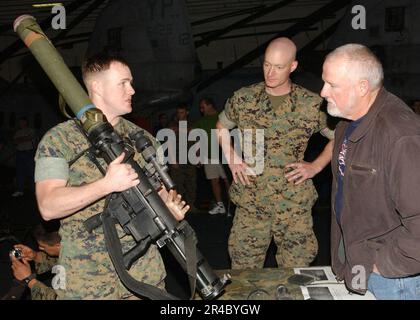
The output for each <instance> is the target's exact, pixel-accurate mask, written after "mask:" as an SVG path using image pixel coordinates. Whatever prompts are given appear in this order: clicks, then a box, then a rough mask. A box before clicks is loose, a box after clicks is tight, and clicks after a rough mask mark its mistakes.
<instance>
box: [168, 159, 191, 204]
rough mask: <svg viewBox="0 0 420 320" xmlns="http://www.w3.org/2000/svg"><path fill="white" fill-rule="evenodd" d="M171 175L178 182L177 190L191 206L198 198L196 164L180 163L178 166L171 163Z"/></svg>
mask: <svg viewBox="0 0 420 320" xmlns="http://www.w3.org/2000/svg"><path fill="white" fill-rule="evenodd" d="M171 177H172V180H173V181H174V183H175V184H176V187H175V188H176V191H177V192H178V193H179V194H181V195H182V198H183V199H184V200H185V202H186V203H187V204H189V205H190V206H193V205H194V202H195V199H196V189H197V187H196V184H197V182H196V181H197V178H196V177H197V173H196V168H195V166H193V165H191V164H180V165H179V166H178V167H177V168H175V167H174V166H173V165H171Z"/></svg>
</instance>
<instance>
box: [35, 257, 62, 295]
mask: <svg viewBox="0 0 420 320" xmlns="http://www.w3.org/2000/svg"><path fill="white" fill-rule="evenodd" d="M39 254H40V255H41V261H40V262H35V271H36V273H37V274H43V273H45V272H47V271H51V269H52V268H53V267H54V266H55V265H56V264H58V262H57V260H58V259H57V258H54V257H50V256H49V255H47V254H46V253H45V252H40V253H39ZM56 298H57V293H56V292H55V290H54V289H53V288H51V287H48V286H46V285H45V284H44V283H42V282H41V281H37V282H36V283H35V284H34V285H33V287H32V288H31V299H32V300H55V299H56Z"/></svg>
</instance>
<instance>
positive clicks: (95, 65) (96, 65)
mask: <svg viewBox="0 0 420 320" xmlns="http://www.w3.org/2000/svg"><path fill="white" fill-rule="evenodd" d="M113 62H119V63H121V64H123V65H124V66H127V67H128V63H127V61H126V60H125V59H124V58H122V57H119V56H114V55H110V54H108V53H106V52H100V53H97V54H95V55H92V56H90V57H89V58H87V59H85V60H84V61H83V63H82V77H83V82H84V83H85V85H87V79H88V78H89V77H90V76H91V75H93V74H95V73H99V72H102V71H106V70H108V69H109V68H110V66H111V63H113Z"/></svg>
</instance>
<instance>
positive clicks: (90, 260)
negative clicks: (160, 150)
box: [35, 118, 166, 299]
mask: <svg viewBox="0 0 420 320" xmlns="http://www.w3.org/2000/svg"><path fill="white" fill-rule="evenodd" d="M114 129H115V131H116V132H117V133H118V134H120V136H122V137H128V135H129V134H130V133H132V132H137V131H138V130H139V127H137V126H136V125H134V124H133V123H131V122H129V121H127V120H125V119H123V118H121V119H120V121H119V122H118V124H117V125H116V126H115V127H114ZM145 135H146V136H148V137H149V138H150V139H151V141H156V140H155V139H154V138H153V137H152V136H151V135H149V134H148V133H147V132H145ZM88 147H89V144H88V142H87V139H86V138H85V137H84V136H83V135H82V133H81V132H80V130H79V129H78V128H77V126H76V124H75V123H74V121H73V120H69V121H67V122H64V123H61V124H59V125H57V126H56V127H54V128H52V129H51V130H50V131H49V132H47V134H46V135H45V136H44V137H43V139H42V141H41V142H40V144H39V146H38V150H37V153H36V156H35V159H36V161H37V170H36V175H39V174H40V172H39V171H41V170H42V169H46V170H47V171H48V168H38V161H39V160H40V158H44V157H47V158H48V157H54V158H62V159H65V161H67V163H68V162H70V161H71V160H73V159H74V158H75V157H76V155H78V154H79V153H80V152H82V151H84V150H86V149H87V148H88ZM134 159H135V160H136V161H137V162H138V163H139V164H140V166H141V167H143V166H144V165H145V162H144V159H143V158H142V157H141V155H140V154H138V153H136V154H135V156H134ZM98 160H99V162H100V164H101V165H102V166H103V167H104V168H106V167H107V165H106V163H105V161H104V160H103V159H98ZM68 170H69V172H68V173H69V176H68V182H67V185H68V186H80V185H83V184H86V183H91V182H94V181H96V180H98V179H100V178H101V177H102V174H101V173H100V171H99V170H98V169H97V167H96V166H95V164H94V163H93V162H92V161H91V160H89V158H88V157H87V156H86V155H85V156H82V157H80V158H79V159H78V160H77V161H76V162H75V163H74V164H73V165H72V166H71V167H70V168H69V169H68ZM41 176H42V177H43V179H53V178H54V177H53V176H48V175H47V176H45V173H43V174H42V175H41ZM38 179H39V178H38ZM104 203H105V199H101V200H99V201H97V202H95V203H93V204H91V205H90V206H88V207H86V208H85V209H82V210H80V211H78V212H77V213H75V214H73V215H71V216H68V217H66V218H64V219H62V220H61V227H60V231H59V232H60V236H61V250H60V257H59V261H58V262H59V264H60V265H61V266H62V267H64V270H65V279H66V281H65V285H66V288H65V289H64V290H63V289H59V290H56V291H57V296H58V299H126V298H130V296H132V293H130V292H129V291H128V290H127V289H126V288H125V287H124V285H123V284H122V283H121V282H120V280H119V278H118V276H117V274H116V272H115V269H114V266H113V264H112V262H111V260H110V258H109V255H108V252H107V250H106V247H105V239H104V234H103V230H102V228H97V229H95V230H94V231H93V232H92V233H88V232H87V231H86V229H85V228H84V225H83V222H84V221H85V220H86V219H88V218H89V217H91V216H93V215H95V214H98V213H101V212H102V211H103V210H104ZM118 233H119V236H120V240H121V242H122V246H123V249H124V250H127V249H128V248H129V247H131V246H132V245H133V244H134V242H133V240H132V237H131V236H125V235H124V233H123V232H122V230H121V228H119V229H118ZM129 273H130V274H131V275H132V276H133V277H134V278H135V279H137V280H139V281H143V282H145V283H148V284H151V285H155V286H158V287H160V288H161V289H162V288H164V278H165V275H166V274H165V268H164V265H163V261H162V258H161V256H160V254H159V252H158V250H157V248H156V246H154V245H152V246H151V247H150V248H149V249H148V251H147V252H146V254H145V255H144V256H143V257H141V258H140V259H139V260H137V261H136V263H135V264H134V265H133V266H132V267H131V269H130V271H129Z"/></svg>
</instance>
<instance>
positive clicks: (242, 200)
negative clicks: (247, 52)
mask: <svg viewBox="0 0 420 320" xmlns="http://www.w3.org/2000/svg"><path fill="white" fill-rule="evenodd" d="M295 57H296V46H295V44H294V43H293V42H292V41H291V40H289V39H287V38H277V39H275V40H273V41H272V42H271V43H270V44H269V46H268V47H267V49H266V51H265V56H264V64H263V71H264V79H265V82H263V83H258V84H254V85H251V86H248V87H244V88H242V89H240V90H238V91H236V92H235V93H234V95H233V96H232V97H231V98H230V99H228V101H227V102H226V105H225V109H224V111H223V112H222V113H221V114H220V115H219V121H218V123H217V128H218V129H219V133H218V135H219V143H220V144H221V146H222V149H223V152H224V154H225V156H226V159H228V162H229V168H230V169H231V171H232V176H233V179H234V181H235V183H233V184H232V186H231V188H230V197H231V200H232V201H233V202H234V203H235V204H236V206H237V209H236V213H235V218H234V221H233V226H232V229H231V233H230V236H229V254H230V258H231V261H232V269H245V268H262V267H263V265H264V260H265V255H266V251H267V249H268V246H269V245H270V242H271V240H272V238H274V241H275V244H276V245H277V254H276V259H277V263H278V265H279V266H283V267H295V266H307V265H309V263H310V262H311V261H312V260H313V259H314V258H315V256H316V254H317V250H318V244H317V240H316V237H315V234H314V232H313V228H312V215H311V209H312V206H313V204H314V203H315V200H316V199H317V193H316V190H315V188H314V186H313V183H312V180H311V179H310V178H312V177H313V176H314V175H316V174H317V173H318V172H320V171H321V170H322V169H323V168H324V167H325V166H326V165H327V164H328V163H329V161H330V160H331V151H332V142H331V141H330V142H329V143H328V144H327V146H326V147H325V149H324V150H323V152H322V153H321V154H320V155H319V156H318V158H317V159H316V160H314V161H313V162H311V163H309V162H305V161H303V157H304V152H305V150H306V147H307V144H308V140H309V138H310V137H311V136H312V134H314V133H316V132H319V131H321V133H323V135H325V136H328V137H329V138H330V139H332V134H331V133H332V132H330V130H329V129H328V127H327V116H326V114H325V113H324V112H321V111H320V105H321V102H322V99H321V98H320V97H319V96H318V95H317V94H315V93H312V92H310V91H309V90H307V89H305V88H303V87H300V86H298V85H296V84H294V83H292V82H291V80H290V78H289V77H290V74H291V73H292V72H293V71H294V70H295V69H296V67H297V64H298V63H297V61H296V60H295ZM234 127H238V128H239V129H240V130H241V132H242V133H243V130H244V129H252V130H253V137H254V138H253V140H254V141H255V136H256V132H255V131H254V130H255V129H263V130H264V144H261V145H257V146H255V145H254V150H256V149H255V147H257V149H258V148H262V147H263V148H264V150H263V151H264V167H263V170H262V172H259V173H258V174H255V173H256V172H255V171H254V170H253V169H252V168H251V167H248V165H247V164H246V163H245V161H243V160H242V157H240V156H239V155H238V154H237V153H235V151H234V150H233V148H232V146H231V144H230V139H229V132H228V130H226V129H232V128H234ZM243 141H244V145H243V150H247V149H246V146H245V144H246V143H250V142H249V141H245V139H243Z"/></svg>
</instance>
